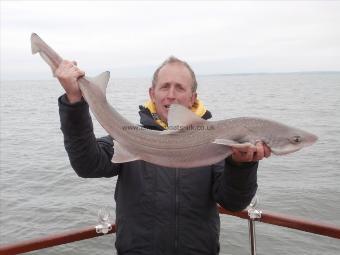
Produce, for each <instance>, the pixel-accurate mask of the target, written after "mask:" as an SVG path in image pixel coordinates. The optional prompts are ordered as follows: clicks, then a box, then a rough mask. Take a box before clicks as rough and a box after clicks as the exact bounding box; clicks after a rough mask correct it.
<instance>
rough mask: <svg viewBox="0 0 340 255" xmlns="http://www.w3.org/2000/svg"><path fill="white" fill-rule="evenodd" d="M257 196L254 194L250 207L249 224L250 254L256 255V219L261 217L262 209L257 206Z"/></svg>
mask: <svg viewBox="0 0 340 255" xmlns="http://www.w3.org/2000/svg"><path fill="white" fill-rule="evenodd" d="M257 202H258V200H257V196H254V198H253V200H252V201H251V203H250V205H249V208H248V215H249V220H248V226H249V245H250V254H251V255H256V235H255V221H256V220H257V219H260V218H261V213H262V212H261V211H260V210H257V209H256V208H255V206H256V204H257Z"/></svg>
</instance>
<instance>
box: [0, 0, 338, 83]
mask: <svg viewBox="0 0 340 255" xmlns="http://www.w3.org/2000/svg"><path fill="white" fill-rule="evenodd" d="M0 9H1V77H2V79H13V78H18V75H17V73H18V72H20V73H21V75H20V77H21V78H22V79H26V78H34V77H35V78H46V77H50V76H49V75H50V73H48V74H46V66H45V64H44V63H43V62H42V61H41V59H39V58H38V57H32V56H31V54H30V45H29V37H30V34H31V32H36V33H38V34H39V35H40V36H41V37H42V38H43V39H44V40H45V41H46V42H48V43H49V44H50V45H51V46H52V47H53V48H54V49H55V50H56V51H57V52H59V53H60V55H61V56H63V57H65V58H67V59H76V60H77V61H78V63H80V65H81V67H82V68H83V69H85V70H87V71H88V72H90V73H94V72H97V71H99V70H103V69H105V70H107V69H109V70H113V71H115V70H116V73H117V75H118V74H120V75H121V76H135V75H145V76H146V75H149V74H150V71H147V70H150V69H151V68H153V67H155V66H157V65H158V64H159V63H160V62H162V61H163V60H164V59H165V58H166V57H168V56H169V55H176V56H178V57H181V58H184V59H185V60H187V61H188V62H189V63H192V64H193V65H196V66H200V68H199V71H200V72H202V73H209V72H211V73H218V72H221V71H223V70H221V69H225V68H222V67H221V65H222V66H228V67H229V68H228V69H229V70H235V71H239V72H246V71H247V72H257V71H261V72H262V71H266V70H267V71H272V70H275V71H283V72H284V71H292V69H294V70H296V71H299V70H311V71H312V70H313V71H314V70H325V69H327V70H328V69H331V70H339V69H340V68H339V67H340V58H339V57H340V32H339V29H337V26H338V24H340V16H339V15H338V13H340V2H335V1H330V2H316V1H311V2H308V1H300V2H279V1H274V2H268V1H264V2H260V1H255V2H247V1H241V2H231V1H184V2H180V1H174V2H173V1H169V2H167V1H160V2H155V1H150V2H148V1H126V2H123V1H112V2H111V1H96V2H90V1H61V2H54V1H48V2H43V1H14V2H10V1H5V2H4V1H2V2H1V8H0ZM311 61H313V64H311ZM222 63H224V64H222ZM226 63H228V64H226ZM233 63H234V65H235V67H234V68H233ZM254 63H257V64H256V65H254ZM259 67H261V68H259ZM141 70H143V72H141ZM214 70H216V71H215V72H214ZM32 74H34V75H32ZM37 74H39V75H37ZM37 76H38V77H37Z"/></svg>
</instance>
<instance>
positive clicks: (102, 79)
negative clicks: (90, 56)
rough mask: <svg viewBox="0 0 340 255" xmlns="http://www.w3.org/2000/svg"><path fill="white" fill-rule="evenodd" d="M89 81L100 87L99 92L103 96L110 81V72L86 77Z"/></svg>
mask: <svg viewBox="0 0 340 255" xmlns="http://www.w3.org/2000/svg"><path fill="white" fill-rule="evenodd" d="M86 78H87V79H89V80H90V81H92V82H93V83H94V84H96V85H98V86H99V87H100V90H101V91H102V92H103V94H104V95H105V94H106V88H107V84H108V82H109V80H110V72H109V71H106V72H103V73H101V74H99V75H98V76H96V77H86Z"/></svg>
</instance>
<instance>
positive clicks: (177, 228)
mask: <svg viewBox="0 0 340 255" xmlns="http://www.w3.org/2000/svg"><path fill="white" fill-rule="evenodd" d="M178 193H179V169H178V168H176V182H175V203H176V207H175V209H176V214H175V220H176V223H175V231H176V232H175V250H176V253H177V252H178V234H179V223H178V222H179V215H178V214H179V194H178Z"/></svg>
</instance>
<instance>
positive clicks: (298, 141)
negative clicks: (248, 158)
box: [268, 127, 318, 155]
mask: <svg viewBox="0 0 340 255" xmlns="http://www.w3.org/2000/svg"><path fill="white" fill-rule="evenodd" d="M317 140H318V137H317V136H316V135H314V134H312V133H309V132H306V131H303V130H300V129H296V128H291V127H289V128H287V130H286V132H282V133H280V135H279V136H278V137H277V138H274V139H273V140H272V141H269V142H268V145H269V147H270V149H271V151H272V153H273V154H275V155H285V154H289V153H292V152H295V151H298V150H301V149H302V148H304V147H307V146H311V145H312V144H314V143H315V142H316V141H317Z"/></svg>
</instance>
